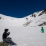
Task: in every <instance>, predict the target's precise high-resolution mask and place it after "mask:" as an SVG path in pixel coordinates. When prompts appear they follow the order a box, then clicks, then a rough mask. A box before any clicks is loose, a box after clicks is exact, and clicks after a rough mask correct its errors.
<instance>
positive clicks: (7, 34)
mask: <svg viewBox="0 0 46 46" xmlns="http://www.w3.org/2000/svg"><path fill="white" fill-rule="evenodd" d="M8 31H9V29H5V30H4V33H3V35H2V39H3V41H4V42H6V43H8V44H11V45H16V43H14V42H13V41H12V39H11V38H10V37H8V36H9V35H10V32H8Z"/></svg>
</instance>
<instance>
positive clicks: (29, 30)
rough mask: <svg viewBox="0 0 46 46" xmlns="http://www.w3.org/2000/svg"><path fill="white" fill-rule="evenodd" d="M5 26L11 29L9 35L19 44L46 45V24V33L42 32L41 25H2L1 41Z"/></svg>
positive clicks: (23, 45)
mask: <svg viewBox="0 0 46 46" xmlns="http://www.w3.org/2000/svg"><path fill="white" fill-rule="evenodd" d="M5 28H8V29H9V31H10V32H11V33H10V36H9V37H12V40H13V41H14V42H15V43H16V44H17V46H46V26H44V30H45V31H44V33H42V32H41V27H30V26H29V27H17V26H7V27H6V26H2V27H0V42H1V41H2V33H3V32H4V29H5Z"/></svg>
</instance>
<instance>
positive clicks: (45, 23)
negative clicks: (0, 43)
mask: <svg viewBox="0 0 46 46" xmlns="http://www.w3.org/2000/svg"><path fill="white" fill-rule="evenodd" d="M43 25H46V22H44V23H42V24H40V25H38V26H43Z"/></svg>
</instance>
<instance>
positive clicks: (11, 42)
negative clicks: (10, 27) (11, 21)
mask: <svg viewBox="0 0 46 46" xmlns="http://www.w3.org/2000/svg"><path fill="white" fill-rule="evenodd" d="M9 42H10V44H12V45H17V44H16V43H14V42H13V41H12V40H11V39H10V40H9Z"/></svg>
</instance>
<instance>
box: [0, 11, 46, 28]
mask: <svg viewBox="0 0 46 46" xmlns="http://www.w3.org/2000/svg"><path fill="white" fill-rule="evenodd" d="M41 14H42V15H41ZM0 18H1V19H0V24H1V25H0V26H2V25H4V26H25V27H26V26H28V25H29V26H38V25H40V24H42V23H44V22H45V23H46V13H45V12H43V11H39V12H35V13H33V14H31V15H28V16H26V17H24V18H14V17H10V16H6V15H3V14H0ZM8 24H9V25H8Z"/></svg>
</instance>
